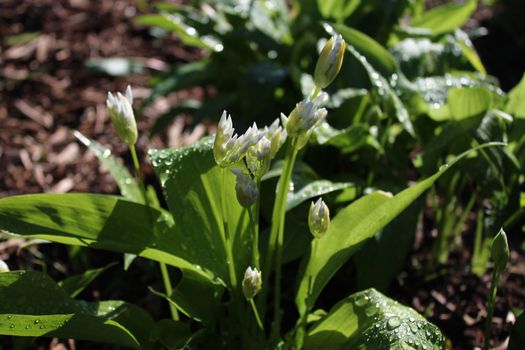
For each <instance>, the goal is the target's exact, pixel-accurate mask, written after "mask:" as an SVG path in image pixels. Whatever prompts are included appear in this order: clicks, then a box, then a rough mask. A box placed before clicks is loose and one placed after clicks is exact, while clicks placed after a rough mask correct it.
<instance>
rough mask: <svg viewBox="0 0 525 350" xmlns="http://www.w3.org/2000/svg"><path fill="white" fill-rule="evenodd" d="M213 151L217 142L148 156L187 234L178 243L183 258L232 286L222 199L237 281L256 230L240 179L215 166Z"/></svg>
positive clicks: (151, 151)
mask: <svg viewBox="0 0 525 350" xmlns="http://www.w3.org/2000/svg"><path fill="white" fill-rule="evenodd" d="M212 146H213V138H212V137H208V138H204V139H202V140H201V141H199V142H197V143H196V144H194V145H192V146H189V147H183V148H177V149H161V150H150V152H149V156H150V158H151V163H152V164H153V167H154V169H155V172H156V173H157V176H158V178H159V179H160V182H161V185H162V188H163V189H164V192H165V196H166V200H167V203H168V208H169V209H170V211H171V213H172V215H173V218H174V219H175V224H176V225H178V226H180V227H181V230H183V231H182V232H181V235H180V237H179V238H178V240H179V244H181V245H182V247H183V252H182V254H183V255H182V256H183V257H185V258H186V259H188V260H190V261H192V262H194V263H195V264H197V265H199V266H200V267H202V268H205V269H209V270H210V271H214V273H216V275H217V276H218V277H219V278H221V279H222V280H223V281H224V282H226V283H228V284H229V282H230V278H229V273H228V263H227V258H226V249H227V247H226V245H225V244H226V243H225V242H224V241H223V239H222V238H221V237H222V235H223V234H224V224H223V222H224V220H223V215H222V196H224V199H225V201H224V202H225V204H227V205H226V208H225V210H226V218H227V223H228V231H229V232H228V234H229V237H230V238H231V242H232V244H233V252H234V255H235V261H234V262H231V263H233V264H235V268H236V274H237V279H241V278H242V274H243V273H244V270H245V269H246V267H247V266H248V265H249V263H250V259H251V250H250V249H249V248H247V247H251V245H250V244H249V242H250V239H251V230H250V229H248V227H249V226H248V223H249V217H248V212H247V211H246V210H245V209H244V208H242V207H241V206H240V204H239V203H238V202H237V200H236V195H235V176H234V175H233V174H232V173H231V171H229V170H228V169H221V168H219V167H218V166H217V165H216V163H215V160H214V158H213V152H212ZM223 177H224V179H223Z"/></svg>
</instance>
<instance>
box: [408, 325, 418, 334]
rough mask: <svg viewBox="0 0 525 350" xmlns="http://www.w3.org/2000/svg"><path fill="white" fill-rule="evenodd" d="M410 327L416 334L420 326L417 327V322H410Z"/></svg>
mask: <svg viewBox="0 0 525 350" xmlns="http://www.w3.org/2000/svg"><path fill="white" fill-rule="evenodd" d="M408 327H409V328H410V330H411V331H412V333H414V334H416V333H417V330H418V328H417V326H416V324H415V323H409V324H408Z"/></svg>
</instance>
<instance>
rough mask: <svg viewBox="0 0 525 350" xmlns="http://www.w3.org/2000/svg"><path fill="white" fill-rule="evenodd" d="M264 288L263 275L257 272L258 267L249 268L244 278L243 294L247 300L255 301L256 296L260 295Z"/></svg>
mask: <svg viewBox="0 0 525 350" xmlns="http://www.w3.org/2000/svg"><path fill="white" fill-rule="evenodd" d="M261 288H262V273H261V272H260V271H258V270H257V268H256V267H254V268H253V269H252V268H251V266H249V267H248V268H247V269H246V271H245V272H244V278H243V280H242V292H243V294H244V297H245V298H246V299H248V300H249V299H253V297H254V296H256V295H257V293H259V291H260V290H261Z"/></svg>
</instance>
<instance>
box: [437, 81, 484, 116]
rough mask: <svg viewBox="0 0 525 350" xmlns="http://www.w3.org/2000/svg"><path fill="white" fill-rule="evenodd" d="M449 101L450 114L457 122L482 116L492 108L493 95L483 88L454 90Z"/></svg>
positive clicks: (450, 91) (450, 92)
mask: <svg viewBox="0 0 525 350" xmlns="http://www.w3.org/2000/svg"><path fill="white" fill-rule="evenodd" d="M447 99H448V106H449V109H450V114H451V115H452V117H453V118H454V119H456V120H461V119H466V118H470V117H475V116H477V115H481V114H483V113H485V112H486V111H487V110H489V109H490V108H491V106H492V95H491V94H490V92H489V91H488V90H487V89H485V88H483V87H465V88H453V89H450V90H449V91H448V98H447Z"/></svg>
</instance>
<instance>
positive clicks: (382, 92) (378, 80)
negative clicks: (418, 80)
mask: <svg viewBox="0 0 525 350" xmlns="http://www.w3.org/2000/svg"><path fill="white" fill-rule="evenodd" d="M346 49H347V50H348V51H350V52H351V53H352V55H354V56H355V58H357V59H358V60H359V62H360V63H361V64H362V65H363V67H364V68H365V69H366V71H367V73H368V77H369V78H370V82H371V84H372V87H373V89H374V90H375V91H376V93H377V95H378V96H379V100H380V101H379V102H381V103H382V104H383V107H384V109H385V110H386V111H387V112H389V111H390V110H392V112H393V113H394V114H395V116H396V117H397V120H398V121H399V122H400V123H401V124H402V125H403V127H404V128H405V130H406V131H407V132H408V133H409V134H410V135H412V136H415V131H414V126H413V125H412V121H411V120H410V117H409V115H408V111H407V110H406V108H405V107H404V105H403V103H402V102H401V100H400V99H399V97H398V96H397V94H396V92H395V91H394V90H393V89H392V88H391V87H390V84H389V82H388V81H387V80H386V79H385V78H384V77H383V76H382V75H380V74H379V73H378V72H377V71H376V70H375V69H374V67H372V65H371V64H370V63H369V62H368V60H367V59H366V57H365V56H363V55H362V54H361V53H360V52H358V50H356V49H355V48H354V47H353V46H352V45H347V46H346Z"/></svg>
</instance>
